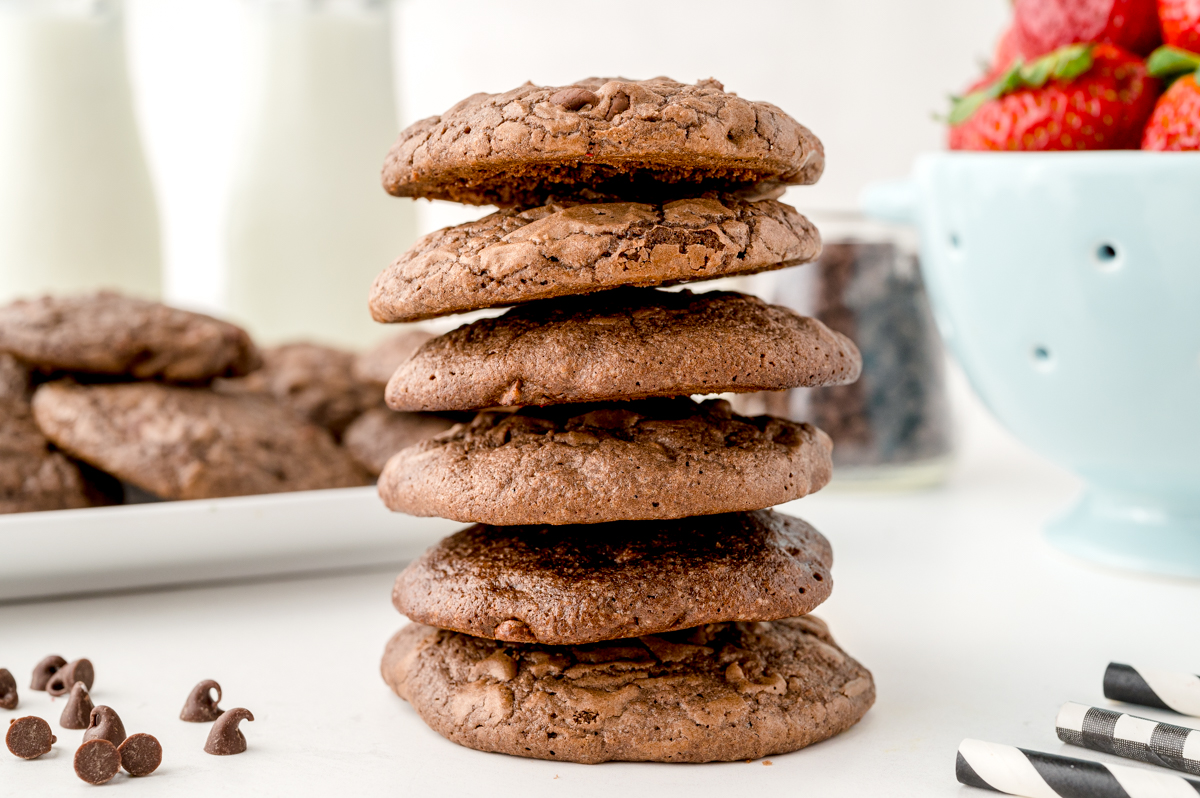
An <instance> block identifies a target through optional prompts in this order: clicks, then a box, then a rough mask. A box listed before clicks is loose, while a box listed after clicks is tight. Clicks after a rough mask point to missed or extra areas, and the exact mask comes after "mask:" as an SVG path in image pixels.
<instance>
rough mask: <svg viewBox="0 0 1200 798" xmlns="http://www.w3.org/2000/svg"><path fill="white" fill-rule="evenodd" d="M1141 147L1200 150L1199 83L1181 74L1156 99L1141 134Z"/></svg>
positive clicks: (1148, 148) (1192, 76)
mask: <svg viewBox="0 0 1200 798" xmlns="http://www.w3.org/2000/svg"><path fill="white" fill-rule="evenodd" d="M1142 149H1143V150H1200V86H1198V85H1196V76H1195V75H1185V76H1184V77H1182V78H1180V79H1179V80H1177V81H1175V83H1174V84H1173V85H1172V86H1171V88H1169V89H1167V93H1166V94H1164V95H1163V96H1162V97H1160V98H1159V99H1158V105H1156V106H1154V113H1153V115H1151V117H1150V121H1149V122H1147V123H1146V132H1145V134H1144V135H1143V136H1142Z"/></svg>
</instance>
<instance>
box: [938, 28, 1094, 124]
mask: <svg viewBox="0 0 1200 798" xmlns="http://www.w3.org/2000/svg"><path fill="white" fill-rule="evenodd" d="M1093 63H1094V59H1093V57H1092V45H1090V44H1071V45H1068V46H1066V47H1060V48H1059V49H1057V50H1055V51H1054V52H1052V53H1050V54H1048V55H1044V56H1042V57H1041V58H1038V59H1036V60H1034V61H1033V63H1030V64H1026V63H1025V62H1024V61H1022V60H1021V59H1020V58H1018V59H1017V60H1016V61H1014V62H1013V65H1012V66H1011V67H1009V68H1008V69H1007V70H1006V71H1005V72H1004V74H1003V75H1001V76H1000V77H998V78H996V80H994V81H993V82H992V83H990V84H988V85H987V86H984V87H983V88H981V89H977V90H975V91H973V92H971V93H970V94H968V95H967V96H965V97H954V98H951V99H952V101H953V105H952V106H951V108H950V116H949V117H948V118H947V121H948V122H949V123H950V124H951V125H961V124H962V123H963V122H966V121H967V120H968V119H970V118H971V117H972V116H974V114H975V112H976V111H978V110H979V107H980V106H981V105H983V104H984V103H986V102H988V101H989V100H996V99H999V98H1001V97H1003V96H1005V95H1006V94H1012V93H1013V92H1015V91H1019V90H1021V89H1040V88H1042V87H1043V86H1045V85H1046V83H1047V82H1048V81H1049V80H1050V79H1051V78H1054V79H1055V80H1067V81H1069V80H1074V79H1075V78H1077V77H1079V76H1080V75H1082V74H1084V73H1085V72H1087V71H1088V70H1089V69H1091V68H1092V64H1093Z"/></svg>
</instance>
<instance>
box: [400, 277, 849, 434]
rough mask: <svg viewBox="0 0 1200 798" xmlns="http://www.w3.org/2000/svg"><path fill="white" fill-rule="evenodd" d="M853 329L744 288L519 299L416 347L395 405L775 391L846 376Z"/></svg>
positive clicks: (429, 407) (445, 406)
mask: <svg viewBox="0 0 1200 798" xmlns="http://www.w3.org/2000/svg"><path fill="white" fill-rule="evenodd" d="M861 369H862V360H861V358H860V357H859V354H858V350H857V349H856V348H855V346H854V344H853V343H851V342H850V339H848V338H846V337H845V336H843V335H839V334H838V333H836V332H833V331H832V330H830V329H829V328H828V327H826V326H825V325H824V324H822V323H821V322H819V321H816V320H815V319H810V318H806V317H804V316H800V315H798V314H796V313H794V312H792V311H791V310H788V309H787V308H783V307H779V306H776V305H768V304H766V303H765V302H763V301H762V300H760V299H757V298H756V297H752V296H746V295H745V294H736V293H731V292H723V291H713V292H709V293H704V294H692V293H691V292H690V291H678V292H669V291H659V290H656V289H652V288H619V289H615V290H612V291H604V292H601V293H598V294H592V295H589V296H582V297H579V296H576V297H562V298H559V299H550V300H544V301H542V302H536V303H533V304H529V305H522V306H521V307H518V308H513V309H512V310H510V311H508V312H507V313H505V314H504V315H503V316H500V317H498V318H491V319H481V320H479V321H477V322H474V323H473V324H468V325H464V326H462V327H459V328H458V329H456V330H453V331H451V332H449V333H446V334H445V335H443V336H440V337H438V338H435V339H433V340H432V341H430V342H428V343H427V344H425V345H424V346H422V347H421V348H420V349H419V350H417V353H416V354H415V355H413V357H412V358H411V359H410V360H409V361H408V362H407V363H405V364H404V365H403V366H401V367H400V369H399V370H397V371H396V373H395V375H394V376H393V377H392V380H391V382H390V383H388V388H387V401H388V404H389V405H390V406H391V407H392V409H393V410H407V411H446V410H469V409H479V408H485V407H496V406H515V405H547V404H564V403H569V402H599V401H609V400H619V399H643V398H646V397H651V396H688V395H693V394H713V393H723V392H726V391H736V392H750V391H777V390H782V389H784V388H792V387H797V386H802V385H803V386H816V385H837V384H841V383H847V382H853V381H854V380H855V379H857V378H858V374H859V371H861Z"/></svg>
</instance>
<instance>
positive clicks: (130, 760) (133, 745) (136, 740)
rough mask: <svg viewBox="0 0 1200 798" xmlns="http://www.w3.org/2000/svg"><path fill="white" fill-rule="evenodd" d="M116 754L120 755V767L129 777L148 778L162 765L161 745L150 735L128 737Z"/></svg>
mask: <svg viewBox="0 0 1200 798" xmlns="http://www.w3.org/2000/svg"><path fill="white" fill-rule="evenodd" d="M117 753H119V754H120V755H121V767H123V768H125V770H127V771H129V775H130V776H149V775H150V774H151V773H153V772H154V771H155V770H157V769H158V766H159V765H161V764H162V745H160V744H159V742H158V740H157V739H155V737H154V736H153V735H150V734H143V733H141V732H138V733H137V734H131V735H129V737H128V738H126V740H125V742H123V743H121V747H120V748H118V749H117Z"/></svg>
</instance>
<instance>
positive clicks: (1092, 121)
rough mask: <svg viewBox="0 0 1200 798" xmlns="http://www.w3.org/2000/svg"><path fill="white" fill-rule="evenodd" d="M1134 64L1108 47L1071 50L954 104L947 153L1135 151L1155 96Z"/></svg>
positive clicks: (1014, 70)
mask: <svg viewBox="0 0 1200 798" xmlns="http://www.w3.org/2000/svg"><path fill="white" fill-rule="evenodd" d="M1158 89H1159V84H1158V81H1157V80H1155V79H1154V78H1152V77H1150V75H1149V74H1147V72H1146V65H1145V64H1144V63H1143V62H1142V60H1141V59H1140V58H1138V57H1137V56H1135V55H1133V54H1132V53H1129V52H1126V51H1125V50H1122V49H1121V48H1119V47H1115V46H1113V45H1111V44H1094V45H1092V44H1075V45H1070V46H1067V47H1063V48H1061V49H1059V50H1055V51H1054V52H1052V53H1050V54H1049V55H1045V56H1043V57H1041V58H1039V59H1037V60H1036V61H1033V62H1031V63H1029V64H1025V63H1022V62H1020V61H1018V62H1017V63H1015V64H1014V65H1013V66H1012V67H1011V68H1010V69H1009V70H1008V71H1007V72H1005V73H1004V74H1003V75H1001V76H1000V77H999V78H997V79H994V80H991V81H990V82H987V83H985V84H984V85H982V86H977V87H976V88H975V90H974V91H972V92H971V93H969V94H967V95H966V96H965V97H961V98H958V99H956V101H955V104H954V107H953V109H952V110H951V113H950V118H949V122H950V125H951V128H950V148H951V149H954V150H1123V149H1137V148H1138V145H1139V144H1140V143H1141V138H1142V129H1143V128H1144V127H1145V124H1146V120H1147V119H1148V118H1149V116H1150V113H1151V111H1153V110H1154V101H1155V99H1156V98H1157V96H1158Z"/></svg>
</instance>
